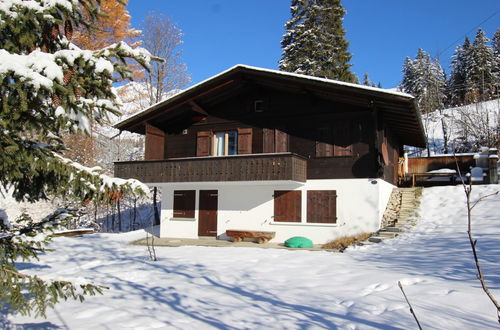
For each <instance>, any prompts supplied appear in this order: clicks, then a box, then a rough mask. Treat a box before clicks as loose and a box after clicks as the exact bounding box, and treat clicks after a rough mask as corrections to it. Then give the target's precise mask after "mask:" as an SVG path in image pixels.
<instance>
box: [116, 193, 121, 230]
mask: <svg viewBox="0 0 500 330" xmlns="http://www.w3.org/2000/svg"><path fill="white" fill-rule="evenodd" d="M116 208H117V212H118V231H119V232H120V233H121V232H122V212H121V210H120V200H117V201H116Z"/></svg>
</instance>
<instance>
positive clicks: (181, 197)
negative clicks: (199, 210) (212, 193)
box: [174, 190, 196, 218]
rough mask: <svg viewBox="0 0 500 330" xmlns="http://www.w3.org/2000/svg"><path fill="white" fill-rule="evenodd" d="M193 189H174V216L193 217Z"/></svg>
mask: <svg viewBox="0 0 500 330" xmlns="http://www.w3.org/2000/svg"><path fill="white" fill-rule="evenodd" d="M195 192H196V191H195V190H174V218H194V208H195V196H196V194H195Z"/></svg>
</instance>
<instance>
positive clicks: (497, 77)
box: [491, 29, 500, 98]
mask: <svg viewBox="0 0 500 330" xmlns="http://www.w3.org/2000/svg"><path fill="white" fill-rule="evenodd" d="M491 43H492V48H493V61H494V65H493V79H494V86H496V90H495V91H494V95H496V97H497V98H500V29H497V30H496V32H495V34H494V36H493V39H492V42H491Z"/></svg>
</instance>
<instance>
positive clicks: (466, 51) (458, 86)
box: [448, 37, 471, 105]
mask: <svg viewBox="0 0 500 330" xmlns="http://www.w3.org/2000/svg"><path fill="white" fill-rule="evenodd" d="M470 52H471V43H470V40H469V38H467V37H465V40H464V43H463V45H461V46H460V45H459V46H457V48H456V49H455V54H453V57H452V61H451V73H450V79H449V80H448V99H449V103H450V104H451V105H461V104H463V103H464V102H465V95H466V94H467V91H468V86H467V85H466V81H467V74H468V72H469V71H470V65H471V62H470Z"/></svg>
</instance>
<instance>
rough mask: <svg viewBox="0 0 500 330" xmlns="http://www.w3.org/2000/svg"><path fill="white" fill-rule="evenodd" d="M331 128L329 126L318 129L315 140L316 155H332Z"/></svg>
mask: <svg viewBox="0 0 500 330" xmlns="http://www.w3.org/2000/svg"><path fill="white" fill-rule="evenodd" d="M331 141H332V130H331V128H330V127H322V128H319V129H318V141H316V157H331V156H333V145H332V143H331Z"/></svg>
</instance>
